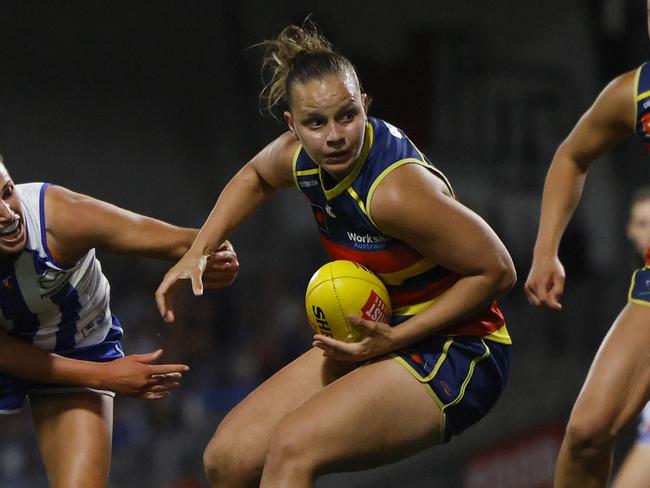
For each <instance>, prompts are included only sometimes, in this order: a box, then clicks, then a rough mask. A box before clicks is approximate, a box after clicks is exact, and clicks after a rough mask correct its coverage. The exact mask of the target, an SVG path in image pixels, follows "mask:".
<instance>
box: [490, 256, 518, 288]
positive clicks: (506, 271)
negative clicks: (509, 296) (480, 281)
mask: <svg viewBox="0 0 650 488" xmlns="http://www.w3.org/2000/svg"><path fill="white" fill-rule="evenodd" d="M491 274H492V282H493V286H494V291H495V294H496V295H497V296H502V295H505V294H506V293H508V292H509V291H510V290H511V289H512V288H513V287H514V286H515V284H516V283H517V271H516V270H515V265H514V263H513V262H512V259H511V258H510V256H509V255H508V254H507V253H506V254H505V255H504V256H499V258H498V259H497V260H496V263H495V265H494V267H493V269H492V273H491Z"/></svg>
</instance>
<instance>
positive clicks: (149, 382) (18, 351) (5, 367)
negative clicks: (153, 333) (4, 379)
mask: <svg viewBox="0 0 650 488" xmlns="http://www.w3.org/2000/svg"><path fill="white" fill-rule="evenodd" d="M161 354H162V351H160V350H158V351H155V352H152V353H149V354H137V355H132V356H126V357H124V358H121V359H117V360H115V361H110V362H107V363H98V362H93V361H80V360H76V359H70V358H65V357H63V356H59V355H58V354H53V353H50V352H48V351H44V350H42V349H39V348H38V347H35V346H32V345H31V344H27V343H25V342H23V341H20V340H18V339H15V338H13V337H11V336H10V335H9V334H7V333H6V332H5V331H4V330H2V329H0V371H2V372H3V373H6V374H10V375H13V376H18V377H20V378H25V379H28V380H33V381H39V382H44V383H54V384H65V385H76V386H85V387H88V388H95V389H98V390H109V391H113V392H115V393H120V394H124V395H131V396H136V397H139V398H143V399H147V400H157V399H160V398H163V397H165V396H167V395H169V393H170V391H171V390H173V389H174V388H177V387H178V386H179V382H180V380H181V378H182V376H183V373H185V372H187V371H188V370H189V367H188V366H186V365H184V364H153V362H154V361H156V360H158V359H159V358H160V356H161Z"/></svg>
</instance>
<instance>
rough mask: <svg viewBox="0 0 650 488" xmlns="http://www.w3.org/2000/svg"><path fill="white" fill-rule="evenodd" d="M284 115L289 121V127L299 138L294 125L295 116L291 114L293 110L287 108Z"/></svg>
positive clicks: (287, 121) (285, 119)
mask: <svg viewBox="0 0 650 488" xmlns="http://www.w3.org/2000/svg"><path fill="white" fill-rule="evenodd" d="M282 115H283V116H284V121H285V122H286V123H287V127H288V128H289V130H290V131H291V132H293V135H294V136H296V139H297V138H298V136H297V135H296V128H295V127H294V125H293V116H292V115H291V112H289V111H288V110H285V111H284V112H283V114H282Z"/></svg>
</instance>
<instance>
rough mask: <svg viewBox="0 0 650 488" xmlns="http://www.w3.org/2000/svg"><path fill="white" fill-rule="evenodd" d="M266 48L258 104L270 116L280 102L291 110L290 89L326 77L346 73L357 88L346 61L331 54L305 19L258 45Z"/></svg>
mask: <svg viewBox="0 0 650 488" xmlns="http://www.w3.org/2000/svg"><path fill="white" fill-rule="evenodd" d="M260 45H262V46H265V47H266V53H265V56H264V62H263V63H262V78H263V79H264V80H267V79H268V81H267V82H266V84H265V85H264V88H263V89H262V92H261V93H260V102H261V104H262V105H263V106H264V108H266V110H268V111H269V112H270V113H271V114H272V115H274V109H276V108H277V107H278V106H279V105H280V104H281V103H282V102H284V103H285V104H286V108H289V109H290V108H291V87H292V86H293V84H294V83H300V84H304V83H306V82H307V81H309V80H312V79H320V78H322V77H324V76H327V75H332V74H340V73H350V74H351V75H353V76H354V79H355V80H356V82H357V86H359V88H361V87H360V85H359V80H358V77H357V73H356V69H355V68H354V65H353V64H352V63H351V62H350V60H349V59H348V58H346V57H345V56H343V55H342V54H339V53H337V52H336V51H334V49H333V47H332V44H330V42H329V41H328V40H327V39H325V37H324V36H323V35H322V34H321V33H320V31H319V30H318V27H317V26H316V24H314V23H313V22H312V21H311V20H309V19H307V20H306V21H305V22H304V24H303V25H302V27H298V26H296V25H290V26H287V27H285V28H284V29H283V30H282V32H280V35H278V37H277V38H276V39H273V40H268V41H264V42H262V43H260Z"/></svg>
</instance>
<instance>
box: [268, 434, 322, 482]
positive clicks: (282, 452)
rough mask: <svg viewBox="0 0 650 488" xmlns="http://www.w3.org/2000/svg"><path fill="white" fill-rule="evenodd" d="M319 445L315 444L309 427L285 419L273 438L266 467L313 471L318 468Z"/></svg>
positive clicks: (304, 471)
mask: <svg viewBox="0 0 650 488" xmlns="http://www.w3.org/2000/svg"><path fill="white" fill-rule="evenodd" d="M317 449H318V446H317V445H314V443H313V439H312V437H311V436H310V435H309V433H308V429H301V428H300V426H298V425H296V424H294V423H292V422H291V421H288V422H287V421H285V422H283V423H281V424H280V425H279V426H278V428H277V429H276V431H275V432H274V434H273V437H272V438H271V444H270V446H269V451H268V454H267V456H266V462H265V469H271V470H275V469H284V470H292V471H302V472H303V473H313V472H315V471H316V469H317V468H318V461H317V459H318V456H317Z"/></svg>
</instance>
